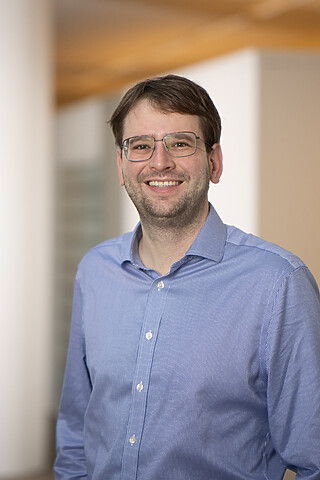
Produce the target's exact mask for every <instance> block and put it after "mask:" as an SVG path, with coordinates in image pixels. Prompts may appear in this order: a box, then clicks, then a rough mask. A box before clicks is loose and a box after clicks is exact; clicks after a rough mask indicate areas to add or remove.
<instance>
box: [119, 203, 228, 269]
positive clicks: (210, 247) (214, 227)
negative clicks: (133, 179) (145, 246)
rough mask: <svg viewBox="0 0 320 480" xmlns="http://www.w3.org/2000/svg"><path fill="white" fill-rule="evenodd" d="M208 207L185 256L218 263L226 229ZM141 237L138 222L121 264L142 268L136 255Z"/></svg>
mask: <svg viewBox="0 0 320 480" xmlns="http://www.w3.org/2000/svg"><path fill="white" fill-rule="evenodd" d="M209 205H210V209H209V214H208V216H207V219H206V221H205V223H204V225H203V227H202V228H201V230H200V232H199V233H198V235H197V236H196V238H195V240H194V242H193V244H192V245H191V247H190V248H189V250H188V251H187V253H186V255H190V256H191V255H194V256H200V257H205V258H208V259H210V260H213V261H214V262H217V263H218V262H220V261H221V260H222V258H223V255H224V248H225V243H226V238H227V229H226V226H225V224H224V223H223V222H222V220H221V219H220V217H219V215H218V214H217V212H216V210H215V209H214V208H213V206H212V205H211V203H210V204H209ZM141 235H142V230H141V223H140V222H139V223H138V224H137V226H136V227H135V229H134V230H133V232H132V233H131V237H129V239H130V241H129V243H128V244H127V248H126V250H125V251H124V255H123V259H122V262H125V261H129V262H131V263H132V264H134V265H136V266H139V267H143V264H142V262H141V260H140V257H139V254H138V243H139V240H140V238H141Z"/></svg>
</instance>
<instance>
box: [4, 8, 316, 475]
mask: <svg viewBox="0 0 320 480" xmlns="http://www.w3.org/2000/svg"><path fill="white" fill-rule="evenodd" d="M0 25H1V28H0V40H1V41H0V51H1V76H0V87H1V88H0V96H1V101H0V127H1V128H0V135H1V143H0V148H1V153H2V154H1V159H0V162H1V180H0V181H1V188H0V195H1V197H0V198H1V202H0V208H1V222H0V226H1V249H0V265H1V267H2V268H1V292H2V300H1V306H0V309H1V332H2V335H1V350H0V352H1V353H0V355H1V362H0V364H1V380H2V382H1V385H2V390H1V400H0V401H1V408H0V416H1V417H0V425H1V429H0V479H1V480H3V479H5V480H7V479H20V478H28V479H30V480H31V479H36V478H48V479H49V478H52V477H51V476H52V474H51V473H50V472H51V466H52V462H53V458H54V426H55V420H56V415H57V411H58V406H59V397H60V392H61V383H62V379H63V371H64V363H65V358H66V351H67V344H68V334H69V327H70V317H71V308H72V290H73V281H74V275H75V272H76V268H77V264H78V262H79V260H80V258H81V257H82V255H83V254H84V253H85V252H86V251H87V250H88V249H89V248H90V247H92V246H93V245H95V244H97V243H100V242H102V241H104V240H105V239H107V238H110V237H113V236H116V235H118V234H120V233H122V232H124V231H128V230H130V229H132V228H133V226H134V225H135V223H136V222H137V214H136V212H135V210H134V208H133V207H132V206H131V204H130V202H129V200H128V199H127V198H126V195H125V193H124V191H123V190H122V189H121V188H120V186H119V183H118V179H117V174H116V162H115V148H114V141H113V138H112V135H111V132H110V129H109V126H108V124H107V121H108V120H109V118H110V116H111V114H112V112H113V110H114V108H115V106H116V105H117V103H118V101H119V100H120V98H121V96H122V94H123V93H124V91H125V90H126V89H127V88H128V87H129V86H130V85H131V84H132V83H133V82H136V81H139V80H141V79H143V78H145V77H147V76H153V75H158V74H163V73H168V72H173V73H177V74H181V75H185V76H188V77H189V78H191V79H192V80H194V81H196V82H198V83H200V84H201V85H202V86H204V87H205V88H206V89H207V90H208V92H209V93H210V95H211V97H212V98H213V101H214V102H215V104H216V106H217V108H218V110H219V112H220V114H221V117H222V123H223V135H222V142H221V143H222V148H223V151H224V165H225V166H224V174H223V177H222V180H221V182H220V184H219V185H218V186H214V187H213V188H212V189H211V190H210V200H211V201H212V202H213V204H214V205H215V206H216V208H217V210H218V212H219V213H220V215H221V216H222V218H223V219H224V221H225V222H226V223H230V224H236V225H237V226H239V227H240V228H243V229H244V230H246V231H249V232H252V233H255V234H258V235H260V236H263V237H264V238H266V239H267V240H270V241H273V242H276V243H279V244H280V245H282V246H283V247H285V248H288V249H289V250H292V251H294V253H296V254H297V255H299V256H300V257H301V258H302V259H303V260H304V261H305V262H306V263H307V264H308V265H309V267H310V269H311V271H312V272H313V274H314V276H315V277H316V279H317V281H318V283H319V280H320V254H319V244H320V226H319V200H320V189H319V181H318V179H319V176H320V140H319V126H320V94H319V85H320V4H319V1H317V0H313V1H310V0H309V1H308V0H251V1H250V0H247V1H244V0H197V1H193V0H10V1H7V0H0ZM46 472H48V474H47V475H46V476H44V475H45V474H46ZM286 478H294V477H293V476H291V474H290V473H288V474H287V476H286Z"/></svg>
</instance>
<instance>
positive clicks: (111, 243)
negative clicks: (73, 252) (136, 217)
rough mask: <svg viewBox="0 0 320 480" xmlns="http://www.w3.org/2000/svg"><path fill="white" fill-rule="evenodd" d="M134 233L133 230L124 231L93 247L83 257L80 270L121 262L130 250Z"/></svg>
mask: <svg viewBox="0 0 320 480" xmlns="http://www.w3.org/2000/svg"><path fill="white" fill-rule="evenodd" d="M132 235H133V233H132V232H129V233H124V234H122V235H119V236H118V237H114V238H110V239H108V240H106V241H104V242H102V243H99V244H98V245H96V246H95V247H93V248H91V249H90V250H89V251H88V252H87V253H86V254H85V255H84V256H83V258H82V259H81V261H80V263H79V270H86V269H90V268H92V267H94V268H95V267H96V266H97V265H98V264H104V265H105V264H108V263H110V262H112V263H114V264H121V263H122V261H123V260H124V258H125V257H126V255H127V253H128V251H129V248H130V244H131V240H132Z"/></svg>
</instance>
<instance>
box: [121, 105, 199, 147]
mask: <svg viewBox="0 0 320 480" xmlns="http://www.w3.org/2000/svg"><path fill="white" fill-rule="evenodd" d="M123 126H124V129H123V130H124V138H126V137H128V136H134V135H142V134H148V135H153V134H157V133H159V132H160V131H161V132H162V133H170V132H175V131H182V130H187V131H195V133H197V134H201V133H202V131H201V130H202V129H201V124H200V118H199V117H198V116H197V115H190V114H187V113H180V112H172V111H167V110H165V109H164V108H162V107H161V106H160V105H156V104H154V103H151V102H150V101H149V100H147V99H142V100H139V101H138V102H137V103H136V104H135V105H134V106H133V107H132V108H131V110H130V111H129V112H128V114H127V115H126V117H125V119H124V123H123Z"/></svg>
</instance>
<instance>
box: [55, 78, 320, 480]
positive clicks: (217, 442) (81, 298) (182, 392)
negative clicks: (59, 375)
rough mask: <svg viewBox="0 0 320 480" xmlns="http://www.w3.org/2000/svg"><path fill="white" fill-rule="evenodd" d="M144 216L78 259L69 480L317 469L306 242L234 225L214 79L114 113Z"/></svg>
mask: <svg viewBox="0 0 320 480" xmlns="http://www.w3.org/2000/svg"><path fill="white" fill-rule="evenodd" d="M111 126H112V128H113V132H114V135H115V139H116V144H117V146H118V153H117V161H118V170H119V178H120V183H121V185H124V186H125V188H126V190H127V192H128V194H129V196H130V198H131V200H132V201H133V203H134V204H135V206H136V208H137V210H138V212H139V216H140V219H141V223H140V224H139V225H138V226H137V228H136V229H135V231H134V232H133V233H130V234H125V235H122V236H120V237H119V238H116V239H112V240H109V241H107V242H105V243H103V244H101V245H99V246H97V247H96V248H94V249H93V250H91V251H90V252H89V253H88V254H87V255H86V256H85V257H84V259H83V260H82V262H81V263H80V265H79V270H78V273H77V278H76V284H75V296H74V310H73V319H72V328H71V336H70V347H69V353H68V360H67V366H66V374H65V381H64V386H63V393H62V400H61V408H60V413H59V418H58V425H57V459H56V463H55V472H56V479H65V480H66V479H71V478H73V479H75V478H88V479H95V480H98V479H99V480H102V479H104V480H120V479H121V480H133V479H137V480H180V479H181V480H182V479H183V480H248V479H254V480H262V479H263V480H266V479H269V480H280V479H282V478H283V475H284V472H285V470H286V468H288V467H289V468H291V469H294V470H296V472H297V479H302V478H303V479H309V480H311V479H312V480H315V479H320V304H319V294H318V289H317V286H316V284H315V281H314V279H313V277H312V276H311V274H310V272H309V271H308V269H307V268H306V266H305V265H304V264H303V263H302V262H301V260H299V259H298V258H297V257H295V256H294V255H292V254H290V253H289V252H287V251H285V250H283V249H281V248H280V247H278V246H276V245H273V244H270V243H267V242H265V241H263V240H261V239H259V238H257V237H254V236H253V235H247V234H245V233H244V232H242V231H240V230H239V229H237V228H235V227H227V226H226V225H224V224H223V223H222V221H221V220H220V218H219V216H218V214H217V213H216V212H215V210H214V208H213V207H212V206H211V205H209V203H208V198H207V193H208V186H209V182H210V180H211V181H212V182H213V183H218V182H219V179H220V176H221V172H222V153H221V147H220V144H219V140H220V132H221V124H220V118H219V115H218V112H217V110H216V108H215V106H214V105H213V103H212V101H211V99H210V97H209V96H208V94H207V92H206V91H205V90H204V89H203V88H201V87H200V86H198V85H196V84H194V83H193V82H191V81H190V80H187V79H185V78H183V77H178V76H174V75H169V76H165V77H160V78H155V79H151V80H147V81H145V82H141V83H139V84H138V85H136V86H134V87H133V88H132V89H130V90H129V91H128V92H127V94H126V95H125V96H124V98H123V99H122V101H121V102H120V104H119V106H118V108H117V109H116V111H115V112H114V114H113V116H112V119H111Z"/></svg>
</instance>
